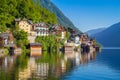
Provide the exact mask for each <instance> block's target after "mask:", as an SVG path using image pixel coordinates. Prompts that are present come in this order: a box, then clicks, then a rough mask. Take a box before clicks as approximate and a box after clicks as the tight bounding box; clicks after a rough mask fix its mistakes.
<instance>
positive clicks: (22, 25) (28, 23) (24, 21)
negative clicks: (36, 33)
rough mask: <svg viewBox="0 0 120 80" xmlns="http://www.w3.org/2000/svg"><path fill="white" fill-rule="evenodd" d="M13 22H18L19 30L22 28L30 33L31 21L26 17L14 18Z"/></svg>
mask: <svg viewBox="0 0 120 80" xmlns="http://www.w3.org/2000/svg"><path fill="white" fill-rule="evenodd" d="M15 23H16V24H18V26H19V28H20V30H24V31H25V32H27V33H28V34H29V35H30V33H31V28H32V23H31V21H29V20H27V19H25V18H24V19H22V20H21V19H15Z"/></svg>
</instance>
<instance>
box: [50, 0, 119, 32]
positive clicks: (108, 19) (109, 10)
mask: <svg viewBox="0 0 120 80" xmlns="http://www.w3.org/2000/svg"><path fill="white" fill-rule="evenodd" d="M51 1H52V2H53V3H54V4H55V5H56V6H57V7H58V8H59V9H60V10H61V11H62V12H63V14H65V16H67V17H68V18H69V19H70V20H71V21H72V22H73V24H74V25H75V26H76V27H77V28H79V29H80V30H81V31H83V32H86V31H88V30H91V29H97V28H103V27H109V26H110V25H113V24H115V23H117V22H120V0H51Z"/></svg>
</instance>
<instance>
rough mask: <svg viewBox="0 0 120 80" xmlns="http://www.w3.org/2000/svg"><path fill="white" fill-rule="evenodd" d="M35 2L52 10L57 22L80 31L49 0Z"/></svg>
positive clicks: (36, 0)
mask: <svg viewBox="0 0 120 80" xmlns="http://www.w3.org/2000/svg"><path fill="white" fill-rule="evenodd" d="M34 1H35V2H36V3H40V5H41V6H42V7H44V8H47V9H48V10H50V11H52V12H53V13H55V14H56V15H57V18H58V21H59V24H61V25H63V26H65V27H70V28H72V29H74V30H76V31H78V32H80V30H79V29H77V28H76V27H75V26H74V25H73V23H72V22H71V21H70V20H69V19H68V18H67V17H66V16H64V14H63V13H62V12H61V11H60V10H59V9H58V8H57V6H55V5H54V4H53V3H52V2H51V1H50V0H34Z"/></svg>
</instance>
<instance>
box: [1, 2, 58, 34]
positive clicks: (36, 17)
mask: <svg viewBox="0 0 120 80" xmlns="http://www.w3.org/2000/svg"><path fill="white" fill-rule="evenodd" d="M15 18H27V19H31V20H33V22H38V21H43V22H46V23H50V24H57V22H58V21H57V18H56V15H55V14H54V13H52V12H50V11H49V10H47V9H45V8H42V7H41V6H39V5H37V4H35V3H34V2H33V1H32V0H8V1H7V0H0V32H5V31H6V28H12V27H13V25H14V24H13V21H14V19H15Z"/></svg>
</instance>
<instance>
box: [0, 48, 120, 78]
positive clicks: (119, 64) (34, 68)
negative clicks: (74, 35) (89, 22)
mask: <svg viewBox="0 0 120 80" xmlns="http://www.w3.org/2000/svg"><path fill="white" fill-rule="evenodd" d="M0 80H120V49H103V50H102V52H100V53H93V52H90V53H84V54H83V53H79V52H74V53H69V54H64V55H63V54H62V53H59V54H54V53H53V54H50V53H49V54H48V53H46V52H45V53H43V54H42V56H41V57H37V58H36V57H27V56H24V55H22V56H8V57H5V58H0Z"/></svg>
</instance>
